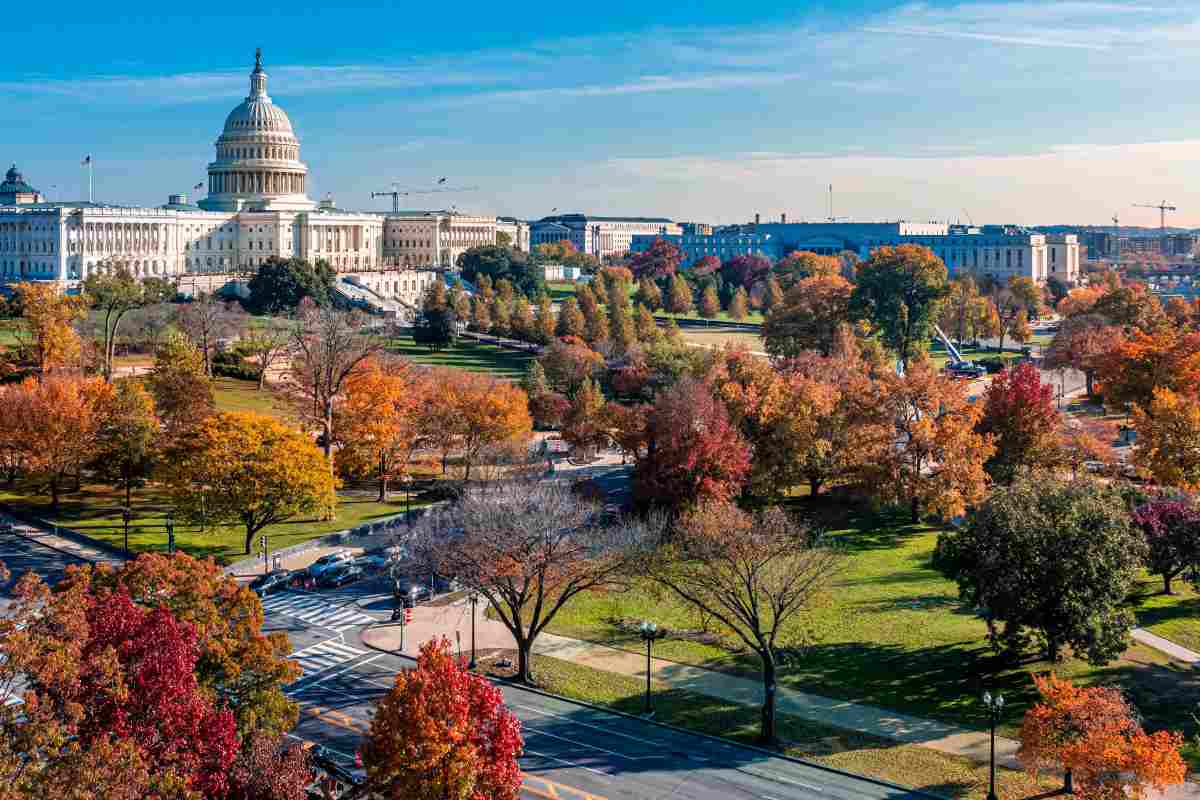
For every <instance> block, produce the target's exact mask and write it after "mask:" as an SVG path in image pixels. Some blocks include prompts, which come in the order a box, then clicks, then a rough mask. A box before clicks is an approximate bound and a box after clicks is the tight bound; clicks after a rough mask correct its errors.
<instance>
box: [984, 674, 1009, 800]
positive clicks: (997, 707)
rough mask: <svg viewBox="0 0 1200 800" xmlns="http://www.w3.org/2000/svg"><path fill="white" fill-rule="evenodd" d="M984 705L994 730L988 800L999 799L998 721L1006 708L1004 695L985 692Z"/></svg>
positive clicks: (992, 730)
mask: <svg viewBox="0 0 1200 800" xmlns="http://www.w3.org/2000/svg"><path fill="white" fill-rule="evenodd" d="M983 706H984V708H986V709H987V712H988V721H989V722H990V723H991V732H992V750H991V777H990V779H989V783H988V795H987V800H997V798H996V722H997V721H998V720H999V719H1000V712H1002V711H1003V710H1004V695H1002V694H1000V693H999V692H997V693H996V694H995V695H993V694H992V693H991V692H984V693H983Z"/></svg>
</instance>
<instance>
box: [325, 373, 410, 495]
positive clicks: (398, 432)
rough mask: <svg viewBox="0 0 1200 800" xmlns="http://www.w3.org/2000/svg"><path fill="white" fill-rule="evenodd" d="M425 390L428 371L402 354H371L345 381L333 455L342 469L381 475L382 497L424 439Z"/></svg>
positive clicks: (355, 473)
mask: <svg viewBox="0 0 1200 800" xmlns="http://www.w3.org/2000/svg"><path fill="white" fill-rule="evenodd" d="M426 391H428V385H427V381H426V380H425V379H424V374H423V373H421V372H418V371H417V370H416V369H415V368H414V367H413V366H412V364H410V363H409V362H408V361H405V360H403V359H387V360H383V359H378V358H375V359H371V360H369V361H367V362H366V364H365V365H364V367H363V369H361V370H360V371H357V372H355V373H354V374H353V375H351V376H350V378H349V379H348V380H347V381H346V390H345V392H344V394H343V397H342V398H341V400H340V402H339V403H338V405H337V408H336V410H335V411H334V419H335V422H334V427H335V430H337V437H338V443H339V445H340V447H339V448H338V451H337V455H336V458H335V460H336V463H337V466H338V469H339V471H340V472H341V473H342V474H343V475H346V476H350V477H372V478H374V479H375V480H376V481H378V484H379V502H381V503H385V502H387V498H388V484H389V482H391V481H393V480H397V479H399V478H401V477H403V476H404V474H405V473H406V471H407V470H408V465H409V461H410V460H411V458H412V454H413V452H414V450H415V449H416V448H417V446H418V444H419V443H420V437H419V431H420V419H419V418H420V412H421V409H422V407H423V404H424V397H425V393H426Z"/></svg>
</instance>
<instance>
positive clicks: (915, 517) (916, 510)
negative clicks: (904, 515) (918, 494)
mask: <svg viewBox="0 0 1200 800" xmlns="http://www.w3.org/2000/svg"><path fill="white" fill-rule="evenodd" d="M911 508H912V522H913V524H914V525H916V524H917V523H918V522H920V521H921V501H920V500H918V499H917V498H915V497H914V498H913V499H912V504H911Z"/></svg>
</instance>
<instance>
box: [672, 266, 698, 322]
mask: <svg viewBox="0 0 1200 800" xmlns="http://www.w3.org/2000/svg"><path fill="white" fill-rule="evenodd" d="M693 302H694V301H693V298H692V287H691V286H688V282H687V281H686V280H684V278H683V276H682V275H676V276H675V277H674V278H672V279H671V293H670V295H669V296H668V298H667V311H669V312H671V313H672V314H690V313H691V312H692V308H693Z"/></svg>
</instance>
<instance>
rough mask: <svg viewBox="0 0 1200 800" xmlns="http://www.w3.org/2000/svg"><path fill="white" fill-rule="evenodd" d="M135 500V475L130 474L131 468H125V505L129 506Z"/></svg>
mask: <svg viewBox="0 0 1200 800" xmlns="http://www.w3.org/2000/svg"><path fill="white" fill-rule="evenodd" d="M132 502H133V476H132V475H130V474H129V468H128V467H126V469H125V507H126V508H129V504H130V503H132Z"/></svg>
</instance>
